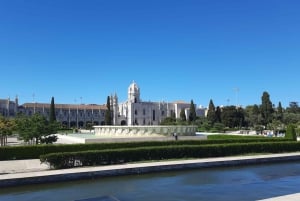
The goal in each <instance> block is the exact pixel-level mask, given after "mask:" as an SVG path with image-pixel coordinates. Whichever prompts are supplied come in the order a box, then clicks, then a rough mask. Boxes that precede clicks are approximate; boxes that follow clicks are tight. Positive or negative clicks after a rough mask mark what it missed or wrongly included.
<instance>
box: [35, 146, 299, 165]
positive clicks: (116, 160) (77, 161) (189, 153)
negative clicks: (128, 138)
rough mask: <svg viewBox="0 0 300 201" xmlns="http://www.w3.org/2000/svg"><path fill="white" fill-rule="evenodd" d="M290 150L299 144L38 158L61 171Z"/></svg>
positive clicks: (134, 150)
mask: <svg viewBox="0 0 300 201" xmlns="http://www.w3.org/2000/svg"><path fill="white" fill-rule="evenodd" d="M291 151H300V143H297V142H291V141H287V142H263V143H259V142H254V143H232V144H212V145H178V146H159V147H138V148H123V149H108V150H92V151H81V152H65V153H51V154H46V155H41V157H40V160H41V162H42V163H49V164H50V165H51V167H52V168H56V169H60V168H72V167H76V166H94V165H107V164H120V163H126V162H134V161H146V160H164V159H179V158H204V157H220V156H233V155H241V154H246V153H280V152H291Z"/></svg>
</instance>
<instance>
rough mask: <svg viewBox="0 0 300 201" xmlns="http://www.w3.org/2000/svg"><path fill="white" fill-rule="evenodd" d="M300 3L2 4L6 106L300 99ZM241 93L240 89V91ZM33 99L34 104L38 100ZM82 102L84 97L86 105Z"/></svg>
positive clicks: (35, 0)
mask: <svg viewBox="0 0 300 201" xmlns="http://www.w3.org/2000/svg"><path fill="white" fill-rule="evenodd" d="M299 9H300V1H297V0H251V1H250V0H249V1H247V0H245V1H241V0H186V1H177V0H151V1H150V0H149V1H140V0H136V1H134V0H127V1H123V0H110V1H106V0H88V1H84V0H51V1H40V0H22V1H21V0H2V1H0V73H1V76H0V98H7V97H11V98H12V99H13V98H14V97H15V96H16V95H18V96H19V102H20V103H25V102H32V101H33V99H34V101H36V102H50V101H51V97H52V96H54V97H55V102H56V103H79V102H82V103H85V104H91V103H95V104H105V103H106V98H107V96H108V95H110V94H111V93H114V92H116V93H117V94H118V96H119V101H120V102H122V101H125V100H126V98H127V88H128V86H129V84H130V83H131V82H132V81H133V80H134V81H135V82H136V83H137V84H138V85H139V86H140V89H141V98H142V100H145V101H149V100H150V101H160V100H165V101H175V100H184V101H186V102H190V101H191V100H192V99H193V101H194V103H196V104H197V105H203V106H207V105H208V103H209V100H210V99H212V100H213V102H214V104H215V105H227V104H230V105H235V104H237V103H238V104H241V105H243V106H247V105H253V104H260V103H261V96H262V93H263V92H264V91H267V92H268V93H269V94H270V99H271V101H272V102H273V104H275V105H278V102H279V101H281V103H282V105H283V106H284V107H286V106H288V104H289V102H291V101H300V93H299V91H300V90H299V89H300V86H299V75H300V66H299V64H300V37H299V36H300V12H299ZM237 89H238V90H237ZM33 94H34V96H33ZM80 97H81V98H80Z"/></svg>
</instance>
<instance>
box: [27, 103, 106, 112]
mask: <svg viewBox="0 0 300 201" xmlns="http://www.w3.org/2000/svg"><path fill="white" fill-rule="evenodd" d="M21 106H22V107H24V108H33V107H36V108H50V104H49V103H24V104H23V105H21ZM55 109H79V110H106V109H107V107H106V105H96V104H89V105H85V104H55Z"/></svg>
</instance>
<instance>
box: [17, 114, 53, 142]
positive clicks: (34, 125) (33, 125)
mask: <svg viewBox="0 0 300 201" xmlns="http://www.w3.org/2000/svg"><path fill="white" fill-rule="evenodd" d="M16 127H17V131H18V133H19V135H20V137H21V138H22V139H23V140H24V141H25V142H29V141H33V140H34V141H35V143H36V144H39V143H40V142H41V140H42V139H45V138H47V137H49V135H51V134H54V133H56V130H57V123H56V122H53V123H52V124H50V123H49V121H47V119H46V118H45V117H44V116H42V115H40V114H38V113H36V114H34V115H33V116H30V117H28V116H24V115H19V116H18V117H17V118H16ZM51 139H52V142H53V140H55V139H54V138H51ZM47 142H48V143H50V142H51V140H47Z"/></svg>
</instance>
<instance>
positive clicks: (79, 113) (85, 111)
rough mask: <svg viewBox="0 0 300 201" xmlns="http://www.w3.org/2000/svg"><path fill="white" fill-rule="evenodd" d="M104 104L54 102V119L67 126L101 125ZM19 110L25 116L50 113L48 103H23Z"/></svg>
mask: <svg viewBox="0 0 300 201" xmlns="http://www.w3.org/2000/svg"><path fill="white" fill-rule="evenodd" d="M106 109H107V108H106V106H105V105H96V104H90V105H85V104H55V113H56V121H58V122H60V123H61V124H62V125H64V126H65V127H68V128H83V127H85V126H86V125H87V124H89V123H90V124H93V125H103V124H104V114H105V111H106ZM19 112H22V113H23V114H25V115H27V116H31V115H33V114H35V113H39V114H41V115H43V116H45V117H46V118H49V115H50V104H48V103H24V104H23V105H21V106H20V107H19Z"/></svg>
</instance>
